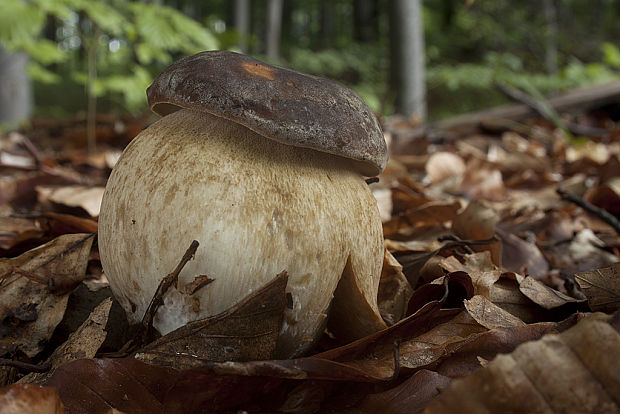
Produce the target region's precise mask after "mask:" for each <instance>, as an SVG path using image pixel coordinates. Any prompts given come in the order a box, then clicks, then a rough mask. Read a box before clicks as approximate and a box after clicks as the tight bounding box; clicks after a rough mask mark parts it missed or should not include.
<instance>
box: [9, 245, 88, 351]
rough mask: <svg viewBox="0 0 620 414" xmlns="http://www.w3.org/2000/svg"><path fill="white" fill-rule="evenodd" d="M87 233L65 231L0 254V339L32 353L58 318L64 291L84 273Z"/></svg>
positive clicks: (63, 310)
mask: <svg viewBox="0 0 620 414" xmlns="http://www.w3.org/2000/svg"><path fill="white" fill-rule="evenodd" d="M93 239H94V235H92V234H68V235H64V236H60V237H57V238H56V239H54V240H52V241H50V242H49V243H46V244H44V245H43V246H39V247H37V248H35V249H32V250H30V251H28V252H26V253H24V254H22V255H21V256H18V257H16V258H12V259H0V303H2V307H1V308H0V321H2V323H1V324H0V330H1V331H2V341H1V342H7V343H11V344H15V345H17V346H18V347H19V348H20V349H21V350H22V351H23V352H25V353H26V354H27V355H28V356H30V357H33V356H35V355H36V354H37V353H39V351H41V349H42V348H43V346H44V343H45V341H47V340H48V339H49V338H50V337H51V335H52V332H53V331H54V328H55V327H56V325H58V323H59V322H60V321H61V320H62V317H63V315H64V312H65V308H66V306H67V300H68V297H69V295H68V294H69V292H71V290H73V289H74V288H75V287H76V286H77V285H78V284H79V283H80V282H81V281H82V279H83V278H84V275H85V272H86V265H87V262H88V255H89V253H90V248H91V245H92V243H93Z"/></svg>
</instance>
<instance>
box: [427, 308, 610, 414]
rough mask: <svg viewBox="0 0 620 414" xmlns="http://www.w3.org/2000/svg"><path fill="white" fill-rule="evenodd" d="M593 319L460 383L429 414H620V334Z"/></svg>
mask: <svg viewBox="0 0 620 414" xmlns="http://www.w3.org/2000/svg"><path fill="white" fill-rule="evenodd" d="M608 320H609V316H608V315H604V314H593V315H590V316H587V317H586V318H584V319H583V320H582V321H581V322H579V323H578V324H577V325H576V326H575V327H573V328H571V329H569V330H567V331H565V332H563V333H561V334H559V335H555V334H554V335H545V336H544V337H543V338H542V339H540V340H538V341H535V342H528V343H525V344H523V345H520V346H519V347H517V349H516V350H515V351H514V352H512V353H511V354H509V355H500V356H498V357H497V358H495V359H494V360H493V361H491V362H490V363H489V365H488V366H487V367H486V368H483V369H481V370H479V371H478V372H476V373H474V374H472V375H471V376H469V377H466V378H463V379H460V380H455V381H453V382H452V384H451V385H450V386H449V387H448V389H447V390H446V391H445V392H443V393H442V394H441V395H440V396H439V397H438V398H436V399H435V400H433V401H432V402H431V403H430V405H429V406H428V408H427V411H426V412H427V413H433V414H434V413H462V412H480V413H485V412H523V413H525V412H528V413H533V412H544V413H553V412H556V413H557V412H580V413H617V412H619V411H620V392H619V391H620V377H618V375H617V373H618V372H620V334H619V333H618V331H617V330H616V329H614V327H612V325H610V324H609V323H608V322H607V321H608Z"/></svg>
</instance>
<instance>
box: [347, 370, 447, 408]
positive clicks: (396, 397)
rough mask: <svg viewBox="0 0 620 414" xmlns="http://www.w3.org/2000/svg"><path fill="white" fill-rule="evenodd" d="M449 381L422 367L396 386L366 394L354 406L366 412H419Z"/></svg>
mask: <svg viewBox="0 0 620 414" xmlns="http://www.w3.org/2000/svg"><path fill="white" fill-rule="evenodd" d="M450 381H451V379H450V378H448V377H444V376H443V375H440V374H437V373H436V372H433V371H427V370H425V369H422V370H420V371H418V372H416V373H415V374H413V375H412V376H411V377H409V378H408V379H407V380H405V381H404V382H403V383H402V384H400V385H398V386H397V387H394V388H391V389H389V390H387V391H384V392H381V393H378V394H370V395H368V396H367V397H366V398H364V399H363V400H362V401H361V402H360V403H359V405H357V406H356V408H357V409H359V410H361V411H362V412H364V413H368V414H374V413H377V414H382V413H390V414H415V413H420V412H422V410H424V407H426V405H427V404H428V403H429V402H430V401H431V400H432V399H433V398H435V397H436V396H437V395H438V394H439V392H440V390H441V389H443V388H445V387H447V386H448V385H449V384H450Z"/></svg>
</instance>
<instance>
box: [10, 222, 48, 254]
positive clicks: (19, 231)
mask: <svg viewBox="0 0 620 414" xmlns="http://www.w3.org/2000/svg"><path fill="white" fill-rule="evenodd" d="M44 234H45V229H44V228H43V227H42V226H41V223H39V222H38V221H36V220H32V219H25V218H17V217H0V249H5V250H9V249H10V248H12V247H14V246H16V245H18V244H19V243H21V242H23V241H26V240H32V239H38V238H40V237H42V236H43V235H44Z"/></svg>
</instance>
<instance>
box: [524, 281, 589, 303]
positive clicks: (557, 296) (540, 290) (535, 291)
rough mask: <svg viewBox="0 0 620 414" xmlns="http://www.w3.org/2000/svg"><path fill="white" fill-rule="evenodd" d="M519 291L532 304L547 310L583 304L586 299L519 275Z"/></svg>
mask: <svg viewBox="0 0 620 414" xmlns="http://www.w3.org/2000/svg"><path fill="white" fill-rule="evenodd" d="M517 281H518V282H519V290H520V291H521V293H523V294H524V295H525V296H527V297H528V298H529V299H530V300H532V302H534V303H536V304H537V305H540V306H542V307H543V308H545V309H554V308H558V307H560V306H563V305H566V304H567V303H582V302H584V301H585V300H584V299H575V298H572V297H570V296H568V295H565V294H564V293H562V292H558V291H557V290H555V289H553V288H551V287H549V286H547V285H545V284H544V283H542V282H540V281H538V280H536V279H534V278H533V277H530V276H527V277H523V276H521V275H517Z"/></svg>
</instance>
